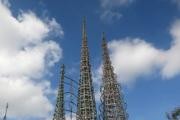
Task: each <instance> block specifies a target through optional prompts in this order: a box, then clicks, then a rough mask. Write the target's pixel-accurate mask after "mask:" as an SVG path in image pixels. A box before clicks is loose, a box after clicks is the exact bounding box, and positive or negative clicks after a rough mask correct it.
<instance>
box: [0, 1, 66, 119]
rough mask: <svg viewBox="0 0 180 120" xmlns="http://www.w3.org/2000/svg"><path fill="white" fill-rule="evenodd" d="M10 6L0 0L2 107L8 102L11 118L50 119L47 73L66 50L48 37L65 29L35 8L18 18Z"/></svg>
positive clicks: (50, 89)
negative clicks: (35, 11)
mask: <svg viewBox="0 0 180 120" xmlns="http://www.w3.org/2000/svg"><path fill="white" fill-rule="evenodd" d="M9 7H10V4H9V2H8V1H7V0H3V1H2V0H0V12H1V15H0V26H1V29H0V109H1V110H2V109H4V105H5V104H6V102H8V103H9V110H8V117H10V118H17V119H18V120H21V119H25V118H32V117H34V118H43V119H45V118H48V115H49V112H51V111H52V104H51V102H50V100H49V99H48V95H49V94H52V92H53V90H52V88H51V85H50V82H49V81H48V80H46V79H45V75H46V73H48V72H50V71H49V69H48V68H49V67H52V66H53V65H54V64H55V63H56V62H58V61H59V59H60V58H61V57H62V49H61V48H60V46H59V45H58V44H57V43H56V42H54V41H52V40H47V39H48V38H49V37H50V36H52V35H55V36H60V37H62V36H63V34H64V32H63V30H62V27H61V26H60V24H58V23H57V22H56V20H55V19H54V18H53V19H52V20H50V19H49V18H45V19H44V20H42V19H41V18H39V17H37V16H36V14H35V13H33V12H31V11H29V12H21V13H19V14H18V16H17V17H14V16H13V15H12V13H11V10H10V8H9ZM53 33H54V34H53ZM1 112H2V111H1Z"/></svg>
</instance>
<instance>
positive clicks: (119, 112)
mask: <svg viewBox="0 0 180 120" xmlns="http://www.w3.org/2000/svg"><path fill="white" fill-rule="evenodd" d="M102 39H103V40H102V49H103V77H102V88H101V93H102V96H101V101H102V110H101V114H102V119H103V120H127V114H126V110H125V105H124V100H123V96H122V93H121V87H120V85H119V84H118V82H117V79H116V75H115V73H114V70H113V67H112V64H111V60H110V57H109V52H108V48H107V43H106V39H105V35H104V33H103V38H102Z"/></svg>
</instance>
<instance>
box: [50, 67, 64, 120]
mask: <svg viewBox="0 0 180 120" xmlns="http://www.w3.org/2000/svg"><path fill="white" fill-rule="evenodd" d="M64 74H65V66H64V65H62V66H61V80H60V83H59V89H58V95H57V103H56V108H55V113H54V116H53V120H65V113H64Z"/></svg>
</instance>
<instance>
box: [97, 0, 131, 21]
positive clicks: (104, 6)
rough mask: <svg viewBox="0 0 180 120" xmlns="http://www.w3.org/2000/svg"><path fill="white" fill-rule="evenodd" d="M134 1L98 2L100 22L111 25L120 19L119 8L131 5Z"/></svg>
mask: <svg viewBox="0 0 180 120" xmlns="http://www.w3.org/2000/svg"><path fill="white" fill-rule="evenodd" d="M133 1H134V0H100V6H101V15H100V18H101V20H103V21H105V22H108V23H111V22H113V21H114V20H119V19H120V18H121V17H122V14H121V13H120V8H122V7H123V6H127V5H129V4H131V3H132V2H133Z"/></svg>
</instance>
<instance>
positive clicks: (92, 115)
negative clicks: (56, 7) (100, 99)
mask: <svg viewBox="0 0 180 120" xmlns="http://www.w3.org/2000/svg"><path fill="white" fill-rule="evenodd" d="M80 64H81V65H80V82H79V90H78V108H77V109H78V110H77V115H78V116H81V118H82V120H96V119H97V112H96V103H95V98H94V89H93V85H92V75H91V65H90V62H89V50H88V45H87V33H86V21H85V18H84V20H83V28H82V46H81V63H80ZM77 119H78V118H77Z"/></svg>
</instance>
